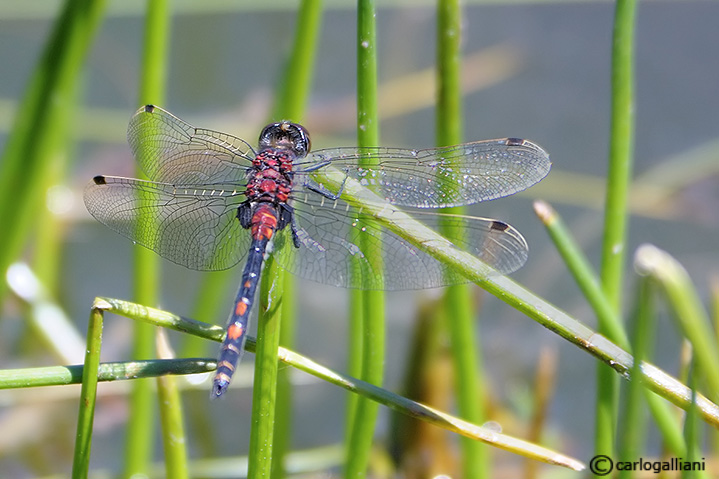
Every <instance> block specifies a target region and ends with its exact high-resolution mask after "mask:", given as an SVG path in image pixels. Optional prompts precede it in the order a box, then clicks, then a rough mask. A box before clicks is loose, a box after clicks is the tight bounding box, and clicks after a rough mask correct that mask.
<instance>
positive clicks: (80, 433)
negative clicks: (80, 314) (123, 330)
mask: <svg viewBox="0 0 719 479" xmlns="http://www.w3.org/2000/svg"><path fill="white" fill-rule="evenodd" d="M102 322H103V314H102V310H100V309H97V308H93V309H92V310H91V311H90V322H89V325H88V328H87V349H86V352H85V364H84V365H83V369H82V390H81V391H80V411H79V413H78V419H77V435H76V436H75V457H74V459H73V464H72V477H73V479H83V478H86V477H87V475H88V472H89V467H90V447H91V445H92V424H93V422H94V419H95V401H96V399H97V372H98V367H99V365H100V348H101V346H102Z"/></svg>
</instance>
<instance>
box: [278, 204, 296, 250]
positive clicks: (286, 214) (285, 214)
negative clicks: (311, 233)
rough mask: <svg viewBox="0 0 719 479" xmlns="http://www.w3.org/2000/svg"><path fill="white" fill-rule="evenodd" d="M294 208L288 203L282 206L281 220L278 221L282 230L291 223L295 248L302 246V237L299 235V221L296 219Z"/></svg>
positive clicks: (279, 228)
mask: <svg viewBox="0 0 719 479" xmlns="http://www.w3.org/2000/svg"><path fill="white" fill-rule="evenodd" d="M294 212H295V210H294V208H292V207H291V206H290V205H288V204H284V205H281V206H280V221H279V222H278V225H277V229H278V230H281V229H282V228H284V227H285V226H287V225H290V230H291V231H292V244H294V245H295V248H299V247H300V238H299V236H298V235H297V222H296V221H295V215H294Z"/></svg>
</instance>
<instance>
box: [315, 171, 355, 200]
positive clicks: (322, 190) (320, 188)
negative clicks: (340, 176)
mask: <svg viewBox="0 0 719 479" xmlns="http://www.w3.org/2000/svg"><path fill="white" fill-rule="evenodd" d="M347 178H348V176H345V179H344V180H342V184H341V185H340V189H339V190H337V193H332V192H331V191H330V190H328V189H327V187H325V185H323V184H322V183H319V184H311V183H307V184H305V186H306V187H307V189H308V190H310V191H314V192H315V193H317V194H318V195H322V196H324V197H325V198H328V199H330V200H332V201H336V200H338V199H339V198H340V196H342V192H343V191H344V189H345V182H346V181H347Z"/></svg>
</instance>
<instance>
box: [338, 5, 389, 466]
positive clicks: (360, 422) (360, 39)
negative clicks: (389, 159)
mask: <svg viewBox="0 0 719 479" xmlns="http://www.w3.org/2000/svg"><path fill="white" fill-rule="evenodd" d="M377 121H378V115H377V35H376V16H375V6H374V0H359V1H358V2H357V143H358V145H359V146H360V147H368V146H377V145H378V144H379V125H378V123H377ZM366 166H370V165H366ZM362 221H363V222H365V223H366V228H372V229H374V228H378V226H377V225H375V224H374V223H373V222H372V220H371V219H369V218H367V217H365V216H364V215H363V216H362ZM375 234H377V235H379V234H380V233H379V232H376V233H375ZM364 241H365V238H364V237H361V238H360V246H361V245H362V244H363V242H364ZM368 259H369V261H370V262H371V268H372V270H373V271H382V270H383V269H384V268H383V264H382V262H383V258H382V257H381V255H377V256H376V257H374V258H368ZM360 294H361V296H362V299H361V307H360V306H358V296H359V295H360ZM350 309H351V313H352V317H351V318H350V321H352V322H355V323H359V324H361V325H362V326H361V328H362V336H363V339H362V354H361V357H362V359H361V364H362V367H361V369H362V371H361V376H360V377H361V378H362V379H363V380H364V381H367V382H369V383H372V384H377V385H380V384H382V380H383V377H384V356H385V326H384V319H385V318H384V293H383V292H382V291H364V292H363V293H354V294H353V305H351V306H350ZM360 311H361V314H356V313H360ZM355 314H356V315H355ZM351 329H353V330H357V329H359V327H358V326H351ZM355 347H356V346H355ZM355 347H353V348H352V349H353V350H355V351H356V349H355ZM351 361H355V364H356V361H357V358H355V359H353V360H351ZM349 410H350V411H351V412H352V416H351V417H350V418H349V422H348V430H349V433H348V435H349V440H348V442H347V459H346V465H345V474H344V476H345V477H348V478H358V477H365V475H366V474H367V472H366V471H367V466H368V464H369V458H370V454H371V451H372V444H373V438H374V429H375V422H376V420H377V413H378V406H377V404H376V403H375V402H373V401H369V400H367V399H364V398H362V399H359V400H356V402H355V403H354V404H350V407H349Z"/></svg>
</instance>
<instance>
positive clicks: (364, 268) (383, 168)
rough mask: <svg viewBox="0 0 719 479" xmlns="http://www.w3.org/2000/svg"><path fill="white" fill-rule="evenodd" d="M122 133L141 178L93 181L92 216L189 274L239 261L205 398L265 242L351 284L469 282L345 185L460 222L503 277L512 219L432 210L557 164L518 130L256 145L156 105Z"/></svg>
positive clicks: (516, 241)
mask: <svg viewBox="0 0 719 479" xmlns="http://www.w3.org/2000/svg"><path fill="white" fill-rule="evenodd" d="M127 136H128V142H129V144H130V147H131V149H132V153H133V155H134V157H135V159H136V161H137V163H138V164H139V166H140V168H141V169H142V170H143V171H144V173H145V174H146V176H147V178H148V179H147V180H142V179H133V178H124V177H118V176H105V175H101V176H95V177H94V178H93V179H92V180H91V181H90V183H89V184H88V186H87V187H86V189H85V192H84V199H85V205H86V207H87V209H88V211H89V212H90V214H91V215H92V216H93V217H95V218H96V219H97V220H98V221H100V222H101V223H103V224H105V225H106V226H108V227H110V228H111V229H113V230H115V231H116V232H118V233H120V234H121V235H123V236H125V237H127V238H129V239H131V240H132V241H134V242H135V243H137V244H140V245H142V246H145V247H147V248H149V249H151V250H153V251H155V252H156V253H157V254H159V255H160V256H162V257H164V258H166V259H168V260H170V261H172V262H175V263H177V264H180V265H183V266H185V267H187V268H190V269H194V270H201V271H211V270H223V269H227V268H230V267H232V266H234V265H236V264H238V263H240V262H241V261H243V260H244V261H245V268H244V271H243V273H242V278H241V283H240V287H239V290H238V292H237V296H236V299H235V302H234V305H233V307H232V310H231V313H230V315H229V320H228V322H227V329H226V335H225V338H224V341H223V344H222V347H221V350H220V354H219V358H218V362H217V364H218V366H217V370H216V372H215V376H214V380H213V386H212V392H211V396H212V397H219V396H221V395H222V394H223V393H224V392H225V391H226V390H227V388H228V386H229V384H230V381H231V378H232V375H233V372H234V371H235V368H236V367H237V364H238V362H239V360H240V357H241V355H242V352H243V348H244V343H245V339H246V337H247V330H248V326H249V319H250V318H249V316H250V311H251V309H252V304H253V301H254V298H255V293H256V289H257V285H258V283H259V279H260V275H261V272H262V266H263V264H264V262H265V260H266V257H267V255H268V254H271V252H272V251H282V252H283V253H282V254H277V255H276V257H277V259H278V262H279V263H280V265H281V266H282V267H283V268H284V269H285V270H287V271H289V272H291V273H294V274H296V275H298V276H300V277H302V278H306V279H309V280H312V281H317V282H320V283H326V284H330V285H334V286H340V287H345V288H356V289H364V290H378V289H382V290H411V289H423V288H432V287H439V286H445V285H451V284H458V283H463V282H467V281H468V280H467V279H466V278H465V277H464V276H462V275H461V274H459V273H458V272H456V271H454V270H452V269H451V268H449V267H447V266H446V265H444V264H443V263H441V262H440V261H438V260H436V259H435V258H434V257H432V256H430V255H429V254H428V253H426V252H425V251H423V249H422V248H420V247H417V246H415V245H414V244H412V243H411V242H409V241H408V240H407V239H405V238H404V237H402V236H400V235H399V234H397V233H395V232H393V231H391V230H390V229H387V228H371V227H370V228H368V227H367V226H366V225H367V222H366V221H363V216H362V208H361V206H360V207H358V206H357V205H356V204H355V203H353V202H352V201H351V200H350V199H348V198H347V194H346V192H347V190H348V189H349V188H348V185H350V184H351V185H360V186H361V187H367V188H368V189H371V190H372V191H373V193H374V194H375V195H376V197H377V198H379V200H380V201H382V202H384V203H385V204H389V205H390V207H391V208H396V209H402V210H404V209H410V210H411V211H413V212H414V216H416V217H418V218H421V219H422V221H423V222H424V223H426V224H428V225H430V226H432V227H435V226H437V224H438V223H440V222H441V223H443V224H445V225H447V226H448V227H450V228H458V229H461V230H462V231H463V232H464V234H463V235H461V237H458V238H454V240H453V244H454V245H455V246H456V247H458V248H460V249H462V250H465V251H467V252H469V253H470V254H473V255H475V256H476V257H478V258H479V259H480V260H482V261H483V262H484V263H486V264H487V265H489V266H490V267H492V268H493V269H494V270H496V271H497V272H498V273H499V274H509V273H512V272H514V271H516V270H517V269H519V268H520V267H521V266H522V265H523V264H524V263H525V261H526V259H527V255H528V247H527V243H526V241H525V240H524V238H523V237H522V235H521V234H520V233H519V232H518V231H517V230H516V229H515V228H513V227H512V226H510V225H509V224H507V223H505V222H503V221H499V220H494V219H489V218H480V217H474V216H464V215H451V214H443V213H439V212H434V211H432V209H436V208H445V207H452V206H461V205H468V204H472V203H477V202H481V201H487V200H493V199H495V198H501V197H505V196H508V195H512V194H514V193H517V192H519V191H522V190H524V189H526V188H528V187H530V186H532V185H534V184H535V183H537V182H538V181H540V180H541V179H542V178H544V177H545V176H546V175H547V174H548V172H549V169H550V166H551V163H550V161H549V155H548V154H547V152H545V151H544V150H543V149H542V148H541V147H539V146H538V145H536V144H534V143H532V142H531V141H528V140H524V139H519V138H504V139H496V140H484V141H477V142H471V143H464V144H461V145H456V146H448V147H441V148H429V149H418V150H413V149H404V148H386V147H371V148H365V147H340V148H329V149H320V150H316V151H311V142H310V136H309V133H308V132H307V130H306V129H305V128H304V127H303V126H301V125H299V124H296V123H292V122H289V121H280V122H276V123H271V124H269V125H267V126H266V127H265V128H264V129H263V130H262V132H261V133H260V137H259V142H258V146H257V148H255V147H253V146H252V145H250V144H249V143H248V142H246V141H245V140H242V139H240V138H237V137H235V136H232V135H229V134H226V133H221V132H218V131H213V130H208V129H203V128H196V127H194V126H192V125H190V124H188V123H186V122H184V121H183V120H181V119H179V118H177V117H176V116H174V115H172V114H171V113H169V112H168V111H166V110H163V109H162V108H160V107H158V106H154V105H146V106H144V107H142V108H140V109H139V110H138V111H137V112H136V113H135V115H134V116H132V118H131V120H130V124H129V127H128V135H127ZM329 173H332V174H333V175H334V176H332V177H333V178H340V181H335V182H330V181H326V180H325V179H326V178H327V177H328V176H322V175H323V174H327V175H329ZM323 178H325V179H323ZM405 218H407V217H405ZM409 218H411V217H409ZM397 221H398V222H399V223H402V221H415V219H405V220H403V219H399V220H397ZM399 227H402V224H399ZM380 256H381V258H382V261H380V262H377V261H373V259H374V258H377V257H380ZM378 264H379V265H380V266H377V265H378Z"/></svg>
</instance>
